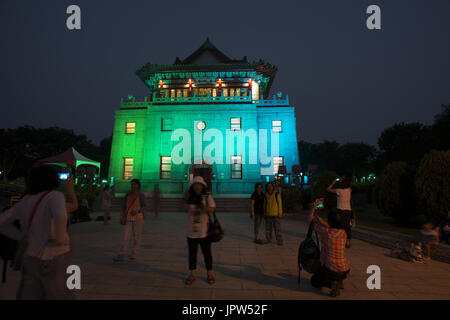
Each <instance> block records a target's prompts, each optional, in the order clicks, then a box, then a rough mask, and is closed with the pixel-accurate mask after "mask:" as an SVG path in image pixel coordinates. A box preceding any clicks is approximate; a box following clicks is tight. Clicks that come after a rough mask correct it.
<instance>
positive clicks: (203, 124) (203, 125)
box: [197, 121, 206, 131]
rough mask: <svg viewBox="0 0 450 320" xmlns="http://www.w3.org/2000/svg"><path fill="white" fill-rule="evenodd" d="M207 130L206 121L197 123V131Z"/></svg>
mask: <svg viewBox="0 0 450 320" xmlns="http://www.w3.org/2000/svg"><path fill="white" fill-rule="evenodd" d="M205 128H206V123H205V122H204V121H199V122H197V129H198V130H200V131H202V130H204V129H205Z"/></svg>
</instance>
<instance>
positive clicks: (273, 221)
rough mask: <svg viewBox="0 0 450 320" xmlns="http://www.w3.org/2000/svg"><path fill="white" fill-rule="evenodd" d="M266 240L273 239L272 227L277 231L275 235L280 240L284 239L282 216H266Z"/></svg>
mask: <svg viewBox="0 0 450 320" xmlns="http://www.w3.org/2000/svg"><path fill="white" fill-rule="evenodd" d="M265 219H266V240H267V241H272V229H273V230H274V231H275V237H276V238H277V240H278V241H283V238H282V236H281V223H280V217H277V216H273V217H272V216H266V217H265Z"/></svg>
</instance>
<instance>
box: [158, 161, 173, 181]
mask: <svg viewBox="0 0 450 320" xmlns="http://www.w3.org/2000/svg"><path fill="white" fill-rule="evenodd" d="M171 163H172V158H171V157H160V161H159V178H160V179H170V169H171Z"/></svg>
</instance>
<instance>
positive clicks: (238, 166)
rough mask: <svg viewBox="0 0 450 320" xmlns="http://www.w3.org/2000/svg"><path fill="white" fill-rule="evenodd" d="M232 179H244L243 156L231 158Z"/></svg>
mask: <svg viewBox="0 0 450 320" xmlns="http://www.w3.org/2000/svg"><path fill="white" fill-rule="evenodd" d="M231 179H242V156H231Z"/></svg>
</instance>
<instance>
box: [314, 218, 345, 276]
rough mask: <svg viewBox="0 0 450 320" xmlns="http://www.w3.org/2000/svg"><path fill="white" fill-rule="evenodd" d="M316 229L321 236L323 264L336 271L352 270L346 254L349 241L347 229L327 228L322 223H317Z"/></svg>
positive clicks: (321, 259)
mask: <svg viewBox="0 0 450 320" xmlns="http://www.w3.org/2000/svg"><path fill="white" fill-rule="evenodd" d="M314 230H315V231H316V232H317V234H318V235H319V237H320V243H321V248H320V249H321V250H320V262H321V264H322V265H323V266H324V267H326V268H327V269H329V270H331V271H334V272H346V271H348V270H350V265H349V264H348V260H347V256H346V255H345V242H346V241H347V234H346V233H345V231H344V230H342V229H331V228H327V227H325V226H323V225H321V224H320V223H316V224H315V227H314Z"/></svg>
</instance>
